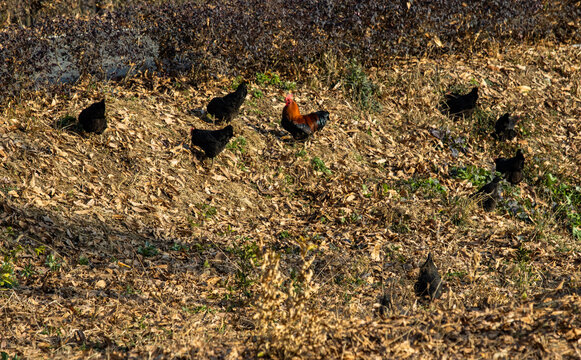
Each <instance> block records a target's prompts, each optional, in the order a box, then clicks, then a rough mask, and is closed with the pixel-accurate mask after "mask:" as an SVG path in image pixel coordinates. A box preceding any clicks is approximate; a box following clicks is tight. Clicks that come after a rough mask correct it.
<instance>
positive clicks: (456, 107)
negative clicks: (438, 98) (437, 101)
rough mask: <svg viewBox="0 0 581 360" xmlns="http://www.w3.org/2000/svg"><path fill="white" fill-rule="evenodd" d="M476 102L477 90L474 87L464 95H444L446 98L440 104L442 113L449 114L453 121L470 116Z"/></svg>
mask: <svg viewBox="0 0 581 360" xmlns="http://www.w3.org/2000/svg"><path fill="white" fill-rule="evenodd" d="M477 100H478V88H477V87H475V88H473V89H472V91H470V92H469V93H468V94H466V95H460V94H458V93H451V94H448V95H446V98H445V99H444V101H443V102H442V104H441V107H442V111H443V112H444V113H447V114H449V115H450V116H452V118H454V119H458V118H460V117H462V116H470V115H472V113H473V112H474V108H476V101H477Z"/></svg>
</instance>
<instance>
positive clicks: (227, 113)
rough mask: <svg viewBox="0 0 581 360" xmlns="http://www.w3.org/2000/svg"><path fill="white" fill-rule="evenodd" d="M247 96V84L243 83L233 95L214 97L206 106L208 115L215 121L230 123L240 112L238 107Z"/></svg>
mask: <svg viewBox="0 0 581 360" xmlns="http://www.w3.org/2000/svg"><path fill="white" fill-rule="evenodd" d="M247 94H248V89H247V82H246V81H244V82H242V83H241V84H240V85H238V88H237V89H236V91H234V92H233V93H230V94H228V95H226V96H224V97H215V98H213V99H212V100H211V101H210V103H209V104H208V113H210V114H211V115H212V116H214V118H215V119H216V120H217V121H219V122H220V121H227V122H230V121H232V119H233V118H234V117H236V115H238V111H239V110H240V106H242V103H243V102H244V99H246V95H247Z"/></svg>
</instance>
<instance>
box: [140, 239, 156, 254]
mask: <svg viewBox="0 0 581 360" xmlns="http://www.w3.org/2000/svg"><path fill="white" fill-rule="evenodd" d="M158 252H159V250H157V248H156V247H155V245H153V244H151V243H150V242H149V241H146V242H145V244H144V245H143V246H140V247H139V248H138V249H137V253H138V254H141V255H143V256H145V257H149V256H155V255H157V253H158Z"/></svg>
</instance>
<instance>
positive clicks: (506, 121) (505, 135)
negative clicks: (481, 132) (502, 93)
mask: <svg viewBox="0 0 581 360" xmlns="http://www.w3.org/2000/svg"><path fill="white" fill-rule="evenodd" d="M516 121H517V119H516V118H514V117H510V114H509V113H506V114H504V115H502V116H501V117H500V118H498V120H497V121H496V123H495V124H494V133H493V134H492V136H494V137H495V138H496V139H498V140H512V139H514V138H515V137H516V130H515V129H514V126H515V125H516Z"/></svg>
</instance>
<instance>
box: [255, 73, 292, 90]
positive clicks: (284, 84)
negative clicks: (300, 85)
mask: <svg viewBox="0 0 581 360" xmlns="http://www.w3.org/2000/svg"><path fill="white" fill-rule="evenodd" d="M256 83H257V84H260V85H274V86H276V87H278V88H280V89H282V90H287V91H289V90H290V91H292V90H294V89H296V87H297V84H296V83H295V82H292V81H282V80H281V79H280V76H279V75H278V74H277V73H273V72H270V71H267V72H265V73H261V72H259V73H256Z"/></svg>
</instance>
